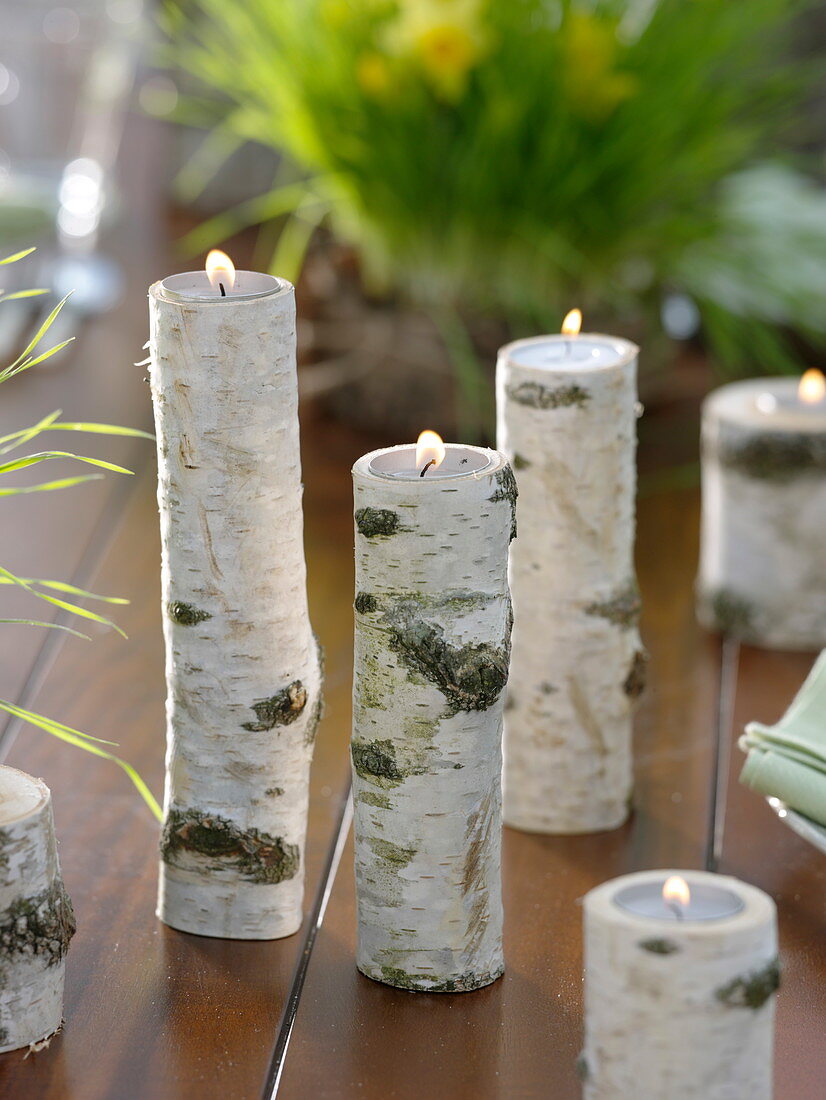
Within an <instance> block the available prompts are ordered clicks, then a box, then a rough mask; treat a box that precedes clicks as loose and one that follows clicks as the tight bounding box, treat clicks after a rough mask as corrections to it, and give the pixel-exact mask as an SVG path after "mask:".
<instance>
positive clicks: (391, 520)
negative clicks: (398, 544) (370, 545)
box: [356, 508, 401, 539]
mask: <svg viewBox="0 0 826 1100" xmlns="http://www.w3.org/2000/svg"><path fill="white" fill-rule="evenodd" d="M356 530H357V531H358V533H359V534H360V535H364V537H365V538H366V539H374V538H389V536H390V535H395V534H396V532H397V531H399V530H401V517H400V516H399V514H398V512H392V511H391V510H390V509H389V508H358V509H357V510H356Z"/></svg>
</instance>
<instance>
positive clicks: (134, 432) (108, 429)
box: [49, 421, 155, 472]
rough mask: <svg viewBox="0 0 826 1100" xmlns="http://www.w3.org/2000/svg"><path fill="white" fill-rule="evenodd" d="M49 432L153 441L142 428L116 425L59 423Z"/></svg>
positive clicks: (150, 433) (152, 437) (151, 436)
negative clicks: (115, 436) (121, 436)
mask: <svg viewBox="0 0 826 1100" xmlns="http://www.w3.org/2000/svg"><path fill="white" fill-rule="evenodd" d="M49 430H50V431H51V430H53V431H58V432H89V433H91V434H92V435H126V436H130V437H132V438H135V439H154V438H155V436H154V435H153V433H152V432H145V431H143V429H142V428H122V427H120V426H119V425H117V424H95V423H92V422H89V423H84V422H80V421H59V422H57V423H54V424H52V425H51V428H50V429H49ZM130 472H131V471H130Z"/></svg>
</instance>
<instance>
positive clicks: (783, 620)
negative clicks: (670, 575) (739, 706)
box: [698, 378, 826, 649]
mask: <svg viewBox="0 0 826 1100" xmlns="http://www.w3.org/2000/svg"><path fill="white" fill-rule="evenodd" d="M796 389H797V380H796V379H776V378H771V379H753V380H749V381H746V382H736V383H733V384H732V385H729V386H723V387H721V388H720V389H719V390H716V391H715V392H714V393H712V394H711V395H710V396H709V397H708V398H707V399H706V402H705V404H704V406H703V522H702V538H701V555H700V576H699V582H698V613H699V617H700V620H701V622H702V623H703V624H704V625H705V626H707V627H709V628H710V629H712V630H719V631H722V632H723V633H726V634H731V635H733V636H734V637H737V638H741V639H742V640H744V641H748V642H751V643H752V644H753V645H758V646H765V647H767V648H769V649H822V648H823V647H824V646H826V570H824V568H823V554H824V547H826V415H823V416H822V417H821V418H820V422H819V423H818V421H817V420H816V419H814V418H813V419H812V421H811V423H807V419H806V418H801V417H800V416H795V415H793V414H791V415H784V414H783V413H782V412H781V413H780V414H779V415H776V416H771V417H767V416H765V415H761V414H760V413H759V411H758V410H757V408H756V406H755V400H756V398H758V397H759V396H760V395H761V394H763V393H765V392H766V391H769V392H771V393H772V394H775V393H777V394H780V395H784V394H785V395H786V396H787V397H789V398H792V399H793V397H794V394H795V393H796Z"/></svg>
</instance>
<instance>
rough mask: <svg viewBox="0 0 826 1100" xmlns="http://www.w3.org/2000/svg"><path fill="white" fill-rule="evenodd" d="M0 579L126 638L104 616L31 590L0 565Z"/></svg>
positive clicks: (26, 584)
mask: <svg viewBox="0 0 826 1100" xmlns="http://www.w3.org/2000/svg"><path fill="white" fill-rule="evenodd" d="M0 577H6V578H7V579H8V580H10V581H11V582H12V583H13V584H16V585H18V586H19V587H20V588H23V589H24V590H25V591H26V592H30V593H31V594H32V595H33V596H36V597H37V598H38V599H39V600H45V601H46V603H50V604H54V606H55V607H60V608H62V609H63V610H64V611H70V612H71V613H72V614H73V615H79V616H80V618H82V619H91V620H92V621H93V622H96V623H101V624H102V625H103V626H110V627H111V628H112V629H113V630H116V631H117V632H118V634H120V636H121V637H122V638H125V637H126V635H125V634H124V632H123V631H122V630H121V628H120V627H119V626H116V625H115V623H113V622H112V620H111V619H107V618H106V617H105V616H104V615H98V614H96V613H95V612H94V611H89V610H88V609H87V608H85V607H80V606H79V605H78V604H73V603H68V602H67V601H66V600H59V599H57V597H56V596H49V595H47V593H45V592H38V591H37V589H35V588H33V587H32V586H31V585H30V584H28V583H27V582H26V581H24V580H23V579H22V578H21V577H18V576H16V575H15V574H14V573H12V572H11V571H10V570H8V569H4V568H3V566H2V565H0Z"/></svg>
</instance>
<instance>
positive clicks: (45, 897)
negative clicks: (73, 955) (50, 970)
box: [0, 878, 77, 966]
mask: <svg viewBox="0 0 826 1100" xmlns="http://www.w3.org/2000/svg"><path fill="white" fill-rule="evenodd" d="M76 929H77V924H76V922H75V914H74V910H73V909H72V902H71V900H70V898H69V895H68V894H67V893H66V889H65V887H64V885H63V881H62V880H61V879H60V878H57V879H55V881H54V882H52V884H51V885H50V886H48V887H47V888H46V889H45V890H41V891H40V893H38V894H34V895H33V896H32V897H28V898H27V897H20V898H15V900H14V901H13V902H12V903H11V905H10V906H9V907H8V909H6V910H5V911H4V912H3V913H0V955H3V956H6V957H9V956H13V955H38V956H41V957H43V958H45V960H46V965H47V966H54V965H56V964H57V963H59V962H60V960H61V959H62V958H63V956H64V955H65V954H66V952H67V951H68V949H69V941H70V940H71V938H72V936H73V935H74V934H75V931H76Z"/></svg>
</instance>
